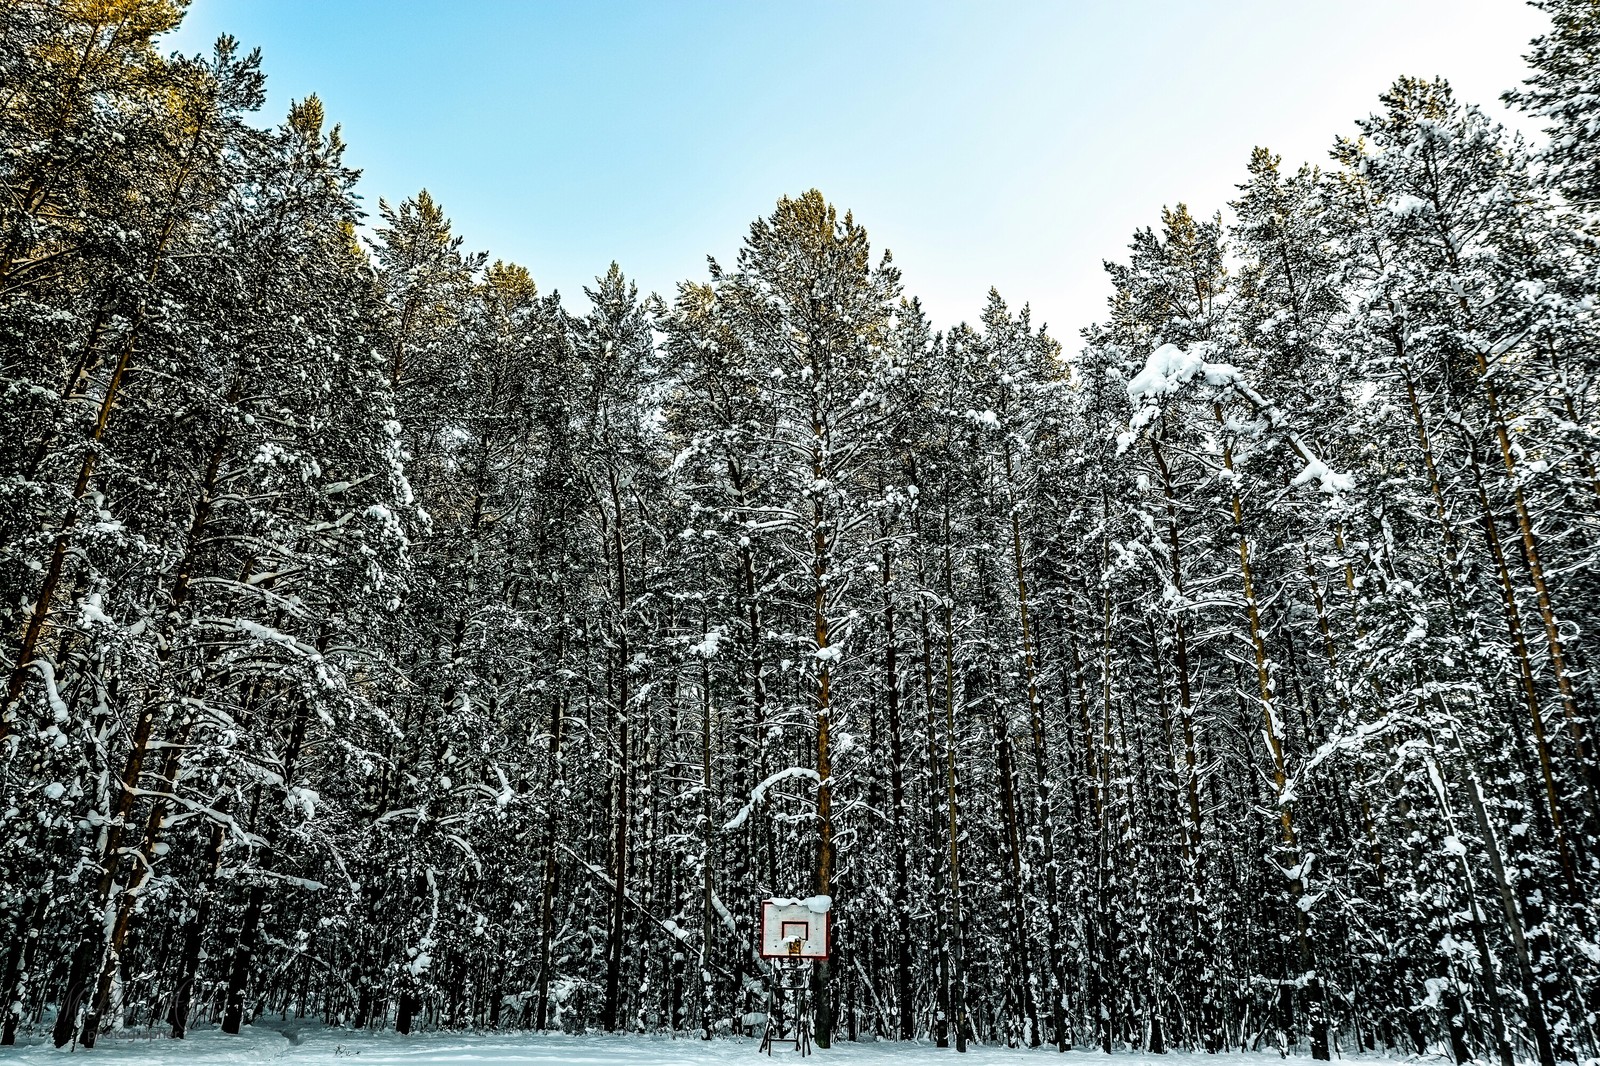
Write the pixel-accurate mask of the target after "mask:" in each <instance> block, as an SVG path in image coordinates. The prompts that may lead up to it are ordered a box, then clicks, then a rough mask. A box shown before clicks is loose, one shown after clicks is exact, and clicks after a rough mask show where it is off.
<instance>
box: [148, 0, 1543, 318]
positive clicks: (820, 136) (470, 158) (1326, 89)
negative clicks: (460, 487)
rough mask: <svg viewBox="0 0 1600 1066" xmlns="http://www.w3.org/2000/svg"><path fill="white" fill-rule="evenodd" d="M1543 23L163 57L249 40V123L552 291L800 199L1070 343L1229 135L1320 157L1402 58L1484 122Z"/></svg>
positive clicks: (622, 18)
mask: <svg viewBox="0 0 1600 1066" xmlns="http://www.w3.org/2000/svg"><path fill="white" fill-rule="evenodd" d="M1542 24H1543V23H1542V16H1540V15H1539V14H1538V12H1536V11H1532V10H1530V9H1528V8H1526V7H1524V6H1523V5H1521V4H1519V3H1517V2H1515V0H1391V2H1377V0H1337V2H1334V0H1314V2H1313V0H1278V2H1266V0H1237V2H1229V3H1222V2H1208V0H1170V2H1169V0H1160V2H1158V0H1120V2H1115V3H1113V2H1110V0H1107V2H1103V3H1088V2H1069V0H1060V2H1055V3H1042V2H1041V3H1009V4H1002V3H994V2H990V3H977V2H971V3H968V2H947V0H923V2H918V3H912V2H899V0H894V2H890V0H884V2H866V0H859V2H856V3H836V2H806V3H795V2H789V3H777V2H765V0H745V2H732V0H727V2H709V0H706V2H692V0H655V2H643V0H641V2H622V0H616V2H606V0H591V2H579V0H571V2H546V3H535V2H531V0H528V2H510V0H472V2H459V0H458V2H441V0H388V2H383V3H379V2H371V0H194V4H193V7H192V8H191V9H190V14H189V16H188V18H187V19H186V21H185V24H184V25H183V27H182V28H181V29H180V30H179V31H178V32H177V33H176V34H174V35H173V36H172V38H171V39H170V40H169V47H172V48H176V49H181V50H183V51H190V52H192V51H199V50H205V49H208V48H209V45H210V42H211V41H212V40H214V39H215V38H216V36H217V35H218V34H220V33H223V32H227V33H231V34H233V35H234V36H235V37H238V38H239V39H240V40H241V41H242V42H243V43H244V44H245V45H246V46H247V47H253V46H259V47H261V49H262V50H263V53H264V56H265V69H266V71H267V74H268V91H269V99H268V107H267V113H268V115H270V116H271V117H272V118H274V119H275V118H277V117H278V116H280V115H282V114H283V113H284V112H285V111H286V109H287V107H288V103H289V100H290V99H293V98H299V97H303V96H305V95H306V94H308V93H311V92H316V93H317V94H319V95H320V96H321V97H322V99H323V101H324V103H325V104H326V107H327V111H328V114H329V116H330V118H331V119H332V120H333V121H337V122H339V123H341V124H342V125H343V126H344V131H345V135H346V138H347V140H348V141H349V142H350V155H349V159H350V162H351V163H352V164H353V165H355V166H358V167H360V168H362V169H363V170H364V171H365V174H364V177H363V180H362V190H363V194H364V196H365V197H366V199H367V202H368V205H369V208H370V209H371V210H372V211H374V212H375V211H376V206H377V199H378V197H379V196H383V197H385V198H388V199H390V200H391V201H398V200H400V199H403V198H404V197H406V196H408V195H411V194H413V193H415V192H416V190H418V189H419V188H423V187H426V188H427V189H428V190H429V191H430V192H431V193H433V195H434V196H435V198H437V199H438V200H439V201H441V202H442V203H443V204H444V206H445V209H446V211H447V212H448V213H449V214H450V216H451V217H452V218H453V219H454V220H455V224H456V231H457V232H458V233H460V234H462V235H463V236H464V237H465V238H466V242H467V245H468V247H470V248H473V249H482V250H487V251H488V252H490V254H491V255H492V256H496V257H500V258H505V259H509V260H512V261H515V262H518V263H521V264H522V265H524V266H526V267H528V268H529V269H530V270H531V271H532V272H533V274H534V277H535V278H536V279H537V281H538V282H539V284H540V287H541V289H543V290H545V291H549V290H550V289H552V288H554V289H559V290H560V291H561V293H562V296H563V299H564V300H565V302H566V303H567V305H568V307H570V308H573V309H575V310H581V309H582V307H583V306H584V301H583V298H582V286H583V285H584V284H585V283H586V282H588V281H589V279H591V278H593V277H594V275H596V274H597V273H600V272H602V271H604V269H605V267H606V265H607V264H608V263H609V262H610V261H611V260H613V259H615V260H617V261H618V262H619V263H620V264H621V265H622V267H623V269H624V270H625V271H626V272H628V273H629V274H630V275H632V276H634V277H635V278H636V279H637V280H638V281H639V283H640V285H641V287H642V288H644V289H646V290H656V291H659V292H661V293H662V294H663V295H670V293H671V291H672V289H673V287H674V286H675V285H676V284H677V282H678V281H680V280H682V279H684V278H688V277H694V278H700V277H703V276H704V266H705V257H706V255H708V254H711V255H715V256H717V257H718V258H719V259H721V260H722V261H724V262H729V261H731V259H732V258H733V253H734V252H735V251H736V249H737V247H738V244H739V241H740V240H741V238H742V237H743V235H744V233H745V231H746V229H747V227H748V225H749V223H750V221H751V220H753V219H755V218H757V217H758V216H761V215H764V214H766V213H767V212H769V211H770V210H771V207H772V204H773V203H774V202H775V201H776V199H777V198H778V196H780V195H781V194H784V193H796V192H800V191H802V190H804V189H807V188H810V187H813V186H815V187H817V188H820V189H821V190H822V191H823V192H824V193H825V194H826V195H827V196H828V197H829V198H830V199H831V200H833V202H834V203H836V204H838V205H839V206H840V207H842V208H850V209H852V210H853V211H854V212H855V214H856V217H857V219H858V220H859V221H861V222H862V223H864V224H865V225H866V227H867V230H868V233H869V234H870V235H871V237H872V240H873V243H874V246H875V247H877V248H879V249H882V248H884V247H888V248H891V249H892V250H893V251H894V255H895V259H896V262H897V263H898V264H899V266H900V267H901V269H902V270H903V271H904V274H905V280H906V285H907V289H908V291H910V292H912V293H914V294H917V295H920V296H921V297H922V298H923V301H924V303H925V304H926V305H927V306H928V308H929V310H930V312H931V314H932V315H933V317H934V320H935V323H936V324H937V325H939V326H947V325H950V324H953V323H954V322H956V321H958V320H960V319H962V318H971V317H973V316H975V315H976V314H977V311H978V309H979V308H980V307H981V306H982V302H983V299H984V296H985V294H986V293H987V291H988V289H989V286H991V285H994V286H996V287H998V288H999V290H1000V292H1001V293H1002V294H1003V295H1004V296H1005V297H1006V298H1007V300H1009V301H1010V302H1012V303H1013V304H1021V303H1024V302H1027V303H1030V304H1032V306H1033V308H1034V312H1035V319H1036V321H1037V320H1040V319H1043V320H1046V321H1048V322H1049V323H1050V326H1051V332H1052V333H1054V334H1056V335H1057V336H1058V337H1061V338H1062V339H1063V340H1064V341H1066V342H1067V343H1068V344H1069V346H1075V344H1076V332H1077V330H1078V328H1079V327H1081V326H1083V325H1085V324H1086V323H1088V322H1090V321H1092V320H1093V319H1095V318H1097V317H1098V316H1099V315H1100V313H1101V310H1102V308H1103V307H1104V304H1105V298H1106V295H1107V293H1108V287H1107V285H1106V283H1105V281H1104V280H1103V276H1102V271H1101V267H1100V263H1101V260H1103V259H1105V258H1120V257H1121V255H1122V253H1123V249H1124V247H1125V246H1126V244H1127V239H1128V236H1129V234H1131V233H1132V231H1133V230H1134V229H1135V228H1136V227H1138V226H1142V225H1151V224H1154V223H1155V222H1156V221H1157V220H1158V218H1159V212H1160V208H1161V207H1162V205H1163V204H1173V203H1176V202H1178V201H1180V200H1181V201H1185V202H1187V203H1188V204H1189V205H1190V206H1191V208H1192V209H1194V210H1196V211H1206V212H1209V211H1211V210H1214V209H1216V208H1219V207H1222V206H1224V205H1225V203H1226V201H1227V200H1228V199H1229V198H1230V197H1231V196H1232V194H1233V192H1234V188H1233V187H1234V184H1235V183H1236V182H1238V181H1240V180H1241V179H1242V175H1243V173H1244V166H1245V163H1246V161H1247V160H1248V158H1249V154H1250V149H1251V148H1252V147H1253V146H1254V145H1258V144H1264V145H1267V146H1268V147H1270V148H1272V149H1273V150H1275V151H1278V152H1280V153H1282V155H1283V156H1284V159H1285V162H1286V163H1289V162H1295V163H1298V162H1301V161H1307V160H1309V161H1313V162H1321V161H1322V160H1324V159H1325V157H1326V152H1327V148H1328V146H1329V145H1330V144H1331V142H1332V139H1333V137H1334V135H1335V134H1336V133H1339V132H1346V131H1348V130H1350V129H1351V121H1352V120H1353V119H1354V118H1355V117H1357V116H1359V115H1361V114H1364V113H1366V112H1367V111H1369V110H1371V109H1372V108H1373V107H1375V106H1376V100H1377V96H1378V93H1379V92H1381V91H1382V90H1383V89H1384V88H1385V87H1386V86H1387V85H1388V84H1389V82H1390V81H1392V80H1393V78H1394V77H1395V76H1396V75H1399V74H1402V73H1409V74H1418V75H1424V76H1432V75H1435V74H1442V75H1444V76H1446V77H1448V78H1450V80H1451V81H1452V83H1454V84H1455V86H1456V88H1457V91H1458V93H1459V94H1460V95H1461V96H1463V97H1464V98H1466V99H1469V100H1473V101H1476V102H1479V103H1481V104H1484V105H1485V106H1486V107H1488V108H1489V109H1490V110H1491V111H1492V112H1494V113H1496V114H1500V115H1504V112H1503V111H1502V110H1501V108H1500V107H1499V105H1498V103H1497V102H1496V100H1497V97H1498V95H1499V93H1500V92H1501V91H1502V90H1504V89H1507V88H1509V87H1511V86H1512V85H1514V84H1515V83H1516V82H1517V81H1518V80H1519V79H1520V78H1521V76H1522V71H1523V64H1522V60H1521V55H1522V53H1523V52H1524V51H1526V44H1527V41H1528V39H1529V38H1530V37H1532V36H1533V35H1534V34H1536V33H1538V32H1540V29H1541V27H1542ZM1506 117H1509V116H1506Z"/></svg>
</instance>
